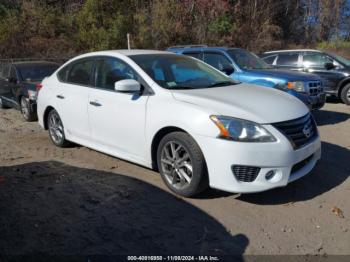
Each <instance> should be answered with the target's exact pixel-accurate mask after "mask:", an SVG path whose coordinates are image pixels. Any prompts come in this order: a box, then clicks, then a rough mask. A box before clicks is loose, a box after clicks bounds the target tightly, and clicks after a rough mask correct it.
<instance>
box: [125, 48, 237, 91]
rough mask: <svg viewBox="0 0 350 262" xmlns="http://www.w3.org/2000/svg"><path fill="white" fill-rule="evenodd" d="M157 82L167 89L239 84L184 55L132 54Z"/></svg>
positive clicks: (135, 60)
mask: <svg viewBox="0 0 350 262" xmlns="http://www.w3.org/2000/svg"><path fill="white" fill-rule="evenodd" d="M130 58H131V59H132V60H133V61H134V62H135V63H136V64H138V65H139V66H140V67H141V68H142V69H143V70H144V71H145V72H146V73H147V74H148V75H149V76H150V77H151V78H152V79H153V80H154V81H155V82H157V84H159V85H160V86H161V87H163V88H166V89H199V88H213V87H218V86H227V85H233V84H237V83H236V82H235V81H233V80H232V79H231V78H229V77H227V76H225V75H224V74H223V73H221V72H219V71H217V70H215V69H213V68H212V67H210V66H209V65H207V64H205V63H203V62H201V61H199V60H197V59H194V58H191V57H187V56H184V55H176V54H147V55H131V56H130Z"/></svg>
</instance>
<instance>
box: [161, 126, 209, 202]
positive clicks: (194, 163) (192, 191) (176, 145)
mask: <svg viewBox="0 0 350 262" xmlns="http://www.w3.org/2000/svg"><path fill="white" fill-rule="evenodd" d="M157 164H158V169H159V172H160V174H161V177H162V179H163V181H164V183H165V184H166V185H167V187H168V188H169V189H170V190H172V191H173V192H175V193H176V194H178V195H181V196H184V197H191V196H194V195H196V194H199V193H200V192H202V191H204V190H205V189H207V188H208V172H207V166H206V163H205V160H204V156H203V154H202V151H201V150H200V148H199V146H198V145H197V143H196V142H195V141H194V139H193V138H192V137H191V136H190V135H188V134H186V133H183V132H173V133H170V134H168V135H166V136H165V137H164V138H163V139H162V140H161V141H160V143H159V146H158V150H157Z"/></svg>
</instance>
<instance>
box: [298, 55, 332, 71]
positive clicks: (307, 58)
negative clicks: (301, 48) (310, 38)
mask: <svg viewBox="0 0 350 262" xmlns="http://www.w3.org/2000/svg"><path fill="white" fill-rule="evenodd" d="M325 63H333V60H332V59H330V58H329V57H328V56H327V55H325V54H322V53H306V54H304V56H303V66H304V67H307V68H308V67H310V68H322V69H323V68H324V64H325Z"/></svg>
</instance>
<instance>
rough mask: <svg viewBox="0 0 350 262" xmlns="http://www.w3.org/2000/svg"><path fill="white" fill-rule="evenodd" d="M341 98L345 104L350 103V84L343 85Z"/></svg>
mask: <svg viewBox="0 0 350 262" xmlns="http://www.w3.org/2000/svg"><path fill="white" fill-rule="evenodd" d="M340 99H341V100H342V101H343V103H344V104H346V105H350V84H347V85H346V86H344V87H343V89H342V90H341V93H340Z"/></svg>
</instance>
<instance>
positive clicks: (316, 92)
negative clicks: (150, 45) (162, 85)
mask: <svg viewBox="0 0 350 262" xmlns="http://www.w3.org/2000/svg"><path fill="white" fill-rule="evenodd" d="M167 51H170V52H173V53H177V54H183V55H188V56H192V57H194V58H197V59H200V60H202V61H204V62H205V63H207V64H209V65H211V66H213V67H215V68H216V69H218V70H220V71H222V72H224V73H226V74H227V75H229V76H230V77H231V78H232V79H234V80H236V81H239V82H245V83H251V84H256V85H260V86H265V87H272V88H277V89H280V90H283V91H285V92H287V93H289V94H291V95H293V96H295V97H298V98H299V99H300V100H302V101H303V102H304V103H305V104H306V105H307V106H308V107H309V108H310V109H319V108H321V107H322V106H323V105H324V104H325V101H326V96H325V93H324V91H323V85H322V81H321V78H320V77H319V76H316V75H312V74H308V73H299V72H293V71H288V70H279V69H275V68H274V67H273V66H270V65H268V64H267V63H265V62H264V61H263V60H262V59H260V58H259V57H258V56H256V55H255V54H253V53H251V52H249V51H247V50H244V49H240V48H227V47H208V46H174V47H170V48H168V49H167Z"/></svg>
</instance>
